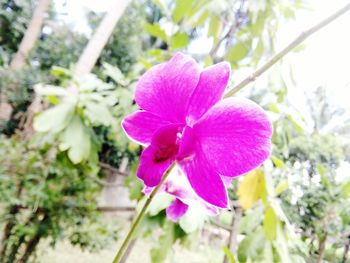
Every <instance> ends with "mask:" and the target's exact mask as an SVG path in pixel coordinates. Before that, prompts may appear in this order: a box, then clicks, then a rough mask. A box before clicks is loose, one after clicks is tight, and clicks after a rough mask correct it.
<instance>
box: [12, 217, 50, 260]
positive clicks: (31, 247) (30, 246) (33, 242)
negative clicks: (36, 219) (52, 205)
mask: <svg viewBox="0 0 350 263" xmlns="http://www.w3.org/2000/svg"><path fill="white" fill-rule="evenodd" d="M48 219H49V216H48V215H47V214H45V215H44V217H43V219H42V220H41V221H40V223H39V225H38V229H37V231H36V233H35V235H34V236H33V237H32V238H31V239H30V240H29V241H28V243H27V246H26V248H25V250H24V253H23V256H22V257H21V258H20V259H19V260H18V262H17V263H25V262H27V261H28V259H29V257H30V256H31V255H32V254H33V252H34V251H35V248H36V247H37V245H38V244H39V242H40V239H41V237H42V236H43V233H42V231H41V230H40V228H41V225H45V223H46V221H47V220H48Z"/></svg>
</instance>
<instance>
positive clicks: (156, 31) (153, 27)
mask: <svg viewBox="0 0 350 263" xmlns="http://www.w3.org/2000/svg"><path fill="white" fill-rule="evenodd" d="M145 29H146V30H147V32H148V33H149V34H150V35H151V36H154V37H159V38H160V39H162V40H163V41H164V42H167V41H168V37H167V35H166V33H165V31H164V30H163V29H161V27H160V25H159V24H149V23H146V24H145Z"/></svg>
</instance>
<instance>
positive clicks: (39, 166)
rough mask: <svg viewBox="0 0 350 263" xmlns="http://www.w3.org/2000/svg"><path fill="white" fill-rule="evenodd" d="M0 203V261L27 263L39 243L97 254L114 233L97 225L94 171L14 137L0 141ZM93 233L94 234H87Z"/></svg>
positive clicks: (52, 150)
mask: <svg viewBox="0 0 350 263" xmlns="http://www.w3.org/2000/svg"><path fill="white" fill-rule="evenodd" d="M0 163H1V164H2V165H1V168H0V202H1V203H2V205H4V206H5V209H4V211H3V212H2V213H1V220H2V221H5V222H7V223H6V224H5V232H4V236H3V238H4V239H3V240H2V244H1V253H2V254H1V258H2V259H3V260H4V261H2V262H18V261H16V260H19V259H20V258H22V259H23V260H24V261H26V260H27V259H28V258H27V257H29V256H30V255H31V252H33V251H35V248H36V246H37V244H38V243H39V241H40V240H41V239H46V238H47V239H48V240H49V241H50V244H51V245H52V246H54V245H55V244H56V242H57V241H58V240H60V239H62V238H68V239H69V240H70V241H71V243H72V244H73V245H79V246H81V247H82V248H88V249H92V250H95V249H99V248H101V247H105V245H106V242H107V240H109V239H111V238H115V237H116V235H115V234H113V232H115V231H116V230H115V229H114V230H113V228H111V227H108V226H106V225H105V224H101V223H99V218H100V217H99V212H98V211H97V207H96V198H97V197H98V195H99V192H100V185H99V184H98V183H97V182H96V180H95V179H94V178H95V177H96V174H97V172H98V170H97V168H96V166H94V165H92V164H90V163H85V164H81V165H79V166H76V165H74V164H73V163H72V162H71V161H70V160H69V159H68V158H67V155H66V154H64V153H59V152H58V151H57V147H38V145H35V144H31V143H26V142H21V141H19V138H17V137H13V138H12V139H6V138H5V137H3V136H2V137H1V138H0ZM91 231H93V234H91Z"/></svg>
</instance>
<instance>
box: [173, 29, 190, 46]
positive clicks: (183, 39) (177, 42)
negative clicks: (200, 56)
mask: <svg viewBox="0 0 350 263" xmlns="http://www.w3.org/2000/svg"><path fill="white" fill-rule="evenodd" d="M189 41H190V38H189V37H188V35H187V34H186V33H185V32H182V33H181V32H177V33H176V34H175V35H174V36H173V38H172V41H171V48H172V49H180V48H184V47H186V46H187V45H188V42H189Z"/></svg>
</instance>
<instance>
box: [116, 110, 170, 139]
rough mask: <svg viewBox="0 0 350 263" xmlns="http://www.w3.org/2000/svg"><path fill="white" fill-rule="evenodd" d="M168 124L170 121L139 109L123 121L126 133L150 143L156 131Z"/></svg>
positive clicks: (132, 137)
mask: <svg viewBox="0 0 350 263" xmlns="http://www.w3.org/2000/svg"><path fill="white" fill-rule="evenodd" d="M168 124H170V122H168V121H166V120H163V119H162V118H160V117H158V116H155V115H153V114H152V113H149V112H146V111H137V112H135V113H133V114H131V115H129V116H127V117H126V118H125V119H124V120H123V121H122V127H123V129H124V131H125V133H126V134H127V135H128V136H129V137H130V138H131V139H133V140H135V141H136V142H138V143H141V144H149V143H150V142H151V139H152V136H153V134H154V133H155V131H156V130H157V129H159V128H160V127H163V126H165V125H168Z"/></svg>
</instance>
